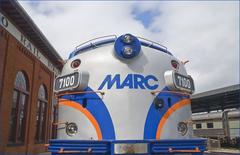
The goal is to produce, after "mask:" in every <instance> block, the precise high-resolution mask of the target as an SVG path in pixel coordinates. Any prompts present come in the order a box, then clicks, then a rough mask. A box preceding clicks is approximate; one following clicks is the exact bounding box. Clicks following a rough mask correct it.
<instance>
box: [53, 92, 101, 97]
mask: <svg viewBox="0 0 240 155" xmlns="http://www.w3.org/2000/svg"><path fill="white" fill-rule="evenodd" d="M90 93H100V94H101V95H102V96H103V95H105V92H103V91H77V92H66V93H59V94H57V97H59V96H63V95H76V94H90Z"/></svg>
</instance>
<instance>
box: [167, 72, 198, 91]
mask: <svg viewBox="0 0 240 155" xmlns="http://www.w3.org/2000/svg"><path fill="white" fill-rule="evenodd" d="M164 78H165V82H166V85H167V86H168V87H169V88H170V89H171V90H178V91H184V92H188V93H191V94H192V93H193V92H194V89H195V88H194V82H193V79H192V77H191V76H190V75H182V74H180V73H177V72H176V71H173V70H169V71H166V72H165V73H164Z"/></svg>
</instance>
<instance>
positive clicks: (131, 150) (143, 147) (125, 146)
mask: <svg viewBox="0 0 240 155" xmlns="http://www.w3.org/2000/svg"><path fill="white" fill-rule="evenodd" d="M147 152H148V145H147V144H146V143H116V144H114V153H115V154H146V153H147Z"/></svg>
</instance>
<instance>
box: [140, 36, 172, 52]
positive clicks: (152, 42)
mask: <svg viewBox="0 0 240 155" xmlns="http://www.w3.org/2000/svg"><path fill="white" fill-rule="evenodd" d="M137 38H140V39H142V40H145V41H148V42H150V43H151V44H150V45H149V46H148V47H151V46H152V45H153V44H157V45H159V46H161V47H163V48H164V49H165V50H167V47H166V46H164V45H162V44H160V43H157V42H155V41H152V40H149V39H146V38H142V37H137Z"/></svg>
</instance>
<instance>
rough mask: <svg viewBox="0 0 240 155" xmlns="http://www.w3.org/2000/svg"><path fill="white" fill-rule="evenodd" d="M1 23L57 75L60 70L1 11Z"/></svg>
mask: <svg viewBox="0 0 240 155" xmlns="http://www.w3.org/2000/svg"><path fill="white" fill-rule="evenodd" d="M0 25H1V26H2V27H4V28H5V29H6V30H7V31H8V32H9V33H10V34H11V35H13V36H14V37H15V38H16V39H17V40H18V41H19V42H21V44H22V45H23V46H24V47H26V48H27V49H28V50H29V51H30V52H31V53H32V54H33V55H35V56H36V57H37V59H39V60H40V61H41V62H42V63H43V64H44V65H46V66H47V67H48V68H49V69H50V70H51V71H53V72H54V73H55V74H56V75H58V74H59V73H60V71H59V70H58V69H57V68H56V67H54V65H53V64H52V63H51V61H49V59H47V58H46V57H45V56H44V55H43V54H42V52H40V51H39V50H38V49H37V48H36V46H35V45H34V44H32V43H31V42H30V41H29V40H28V39H27V38H26V37H25V36H24V35H23V34H22V33H21V32H20V31H19V30H18V29H17V28H16V27H15V26H14V25H13V24H12V23H11V22H10V21H9V20H8V19H7V18H6V17H5V16H4V15H3V14H1V13H0Z"/></svg>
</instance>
